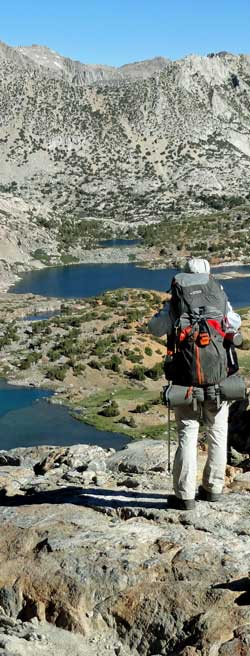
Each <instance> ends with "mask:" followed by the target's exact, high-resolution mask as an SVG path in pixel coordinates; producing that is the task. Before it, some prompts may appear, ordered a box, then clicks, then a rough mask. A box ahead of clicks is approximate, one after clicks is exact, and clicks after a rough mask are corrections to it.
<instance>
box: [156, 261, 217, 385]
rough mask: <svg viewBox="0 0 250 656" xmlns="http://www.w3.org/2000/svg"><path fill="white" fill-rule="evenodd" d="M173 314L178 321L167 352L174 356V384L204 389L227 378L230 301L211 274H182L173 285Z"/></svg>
mask: <svg viewBox="0 0 250 656" xmlns="http://www.w3.org/2000/svg"><path fill="white" fill-rule="evenodd" d="M171 294H172V299H171V302H170V307H171V314H172V316H174V317H175V318H176V321H175V328H174V331H173V334H172V335H171V336H170V337H169V338H168V350H170V351H171V350H172V351H173V352H174V356H173V363H172V365H173V366H172V377H171V378H172V380H173V382H174V383H175V384H178V385H188V386H196V387H204V386H206V385H214V384H217V383H219V382H221V381H222V380H224V379H225V378H226V377H227V375H228V366H227V353H226V350H225V348H224V345H223V344H224V336H225V333H224V331H223V327H224V326H223V319H224V317H225V315H226V309H227V298H226V295H225V293H224V291H223V289H221V287H220V285H219V284H218V283H217V282H216V280H214V278H213V277H212V276H209V275H208V274H193V273H191V274H190V273H180V274H177V275H176V276H175V278H174V279H173V281H172V285H171Z"/></svg>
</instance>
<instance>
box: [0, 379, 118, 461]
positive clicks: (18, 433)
mask: <svg viewBox="0 0 250 656" xmlns="http://www.w3.org/2000/svg"><path fill="white" fill-rule="evenodd" d="M50 396H52V392H51V391H49V390H41V389H37V388H32V387H19V386H14V385H8V384H7V383H5V382H3V381H1V380H0V449H13V448H16V447H20V446H33V445H39V444H50V445H58V446H59V445H70V444H98V445H99V446H102V447H105V448H110V447H112V448H115V449H121V448H122V447H123V446H125V444H127V443H128V442H129V441H130V440H129V438H127V437H126V436H125V435H121V434H119V433H110V432H108V431H99V430H97V429H96V428H94V427H93V426H87V425H86V424H84V423H82V422H81V421H77V420H76V419H74V418H73V417H71V416H70V414H69V412H68V410H67V408H65V407H64V406H61V405H52V404H51V403H48V402H47V401H45V400H44V397H50Z"/></svg>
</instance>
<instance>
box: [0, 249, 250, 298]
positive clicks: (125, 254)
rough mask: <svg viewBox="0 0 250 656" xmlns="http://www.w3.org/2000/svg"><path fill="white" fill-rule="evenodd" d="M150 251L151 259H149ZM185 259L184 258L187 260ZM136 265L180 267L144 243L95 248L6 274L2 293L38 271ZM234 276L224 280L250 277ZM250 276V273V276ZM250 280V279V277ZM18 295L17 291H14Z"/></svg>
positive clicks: (234, 263) (232, 264) (239, 264)
mask: <svg viewBox="0 0 250 656" xmlns="http://www.w3.org/2000/svg"><path fill="white" fill-rule="evenodd" d="M149 251H150V258H148V255H149ZM183 259H184V258H183ZM132 263H133V264H134V265H135V266H136V267H138V268H143V269H148V270H163V269H171V268H176V261H175V260H173V259H171V258H166V259H164V261H162V258H160V259H159V249H157V248H156V247H147V246H144V245H143V244H140V245H138V246H137V245H134V246H122V247H107V248H104V247H100V248H99V247H98V248H92V249H89V250H86V251H84V257H80V258H79V261H78V262H68V263H66V264H65V263H64V264H63V263H59V262H58V263H54V264H52V265H47V264H45V263H42V262H39V267H37V266H35V265H34V266H32V267H27V269H26V270H25V271H22V272H18V273H17V272H16V271H13V270H12V269H11V270H9V271H8V272H6V273H7V278H6V279H5V280H4V273H3V272H2V275H1V277H0V294H5V293H8V292H9V293H12V292H11V290H12V289H13V288H14V287H15V286H16V284H18V282H20V281H21V280H22V279H23V277H24V276H25V274H27V273H32V272H34V273H35V272H36V271H37V270H44V269H47V270H53V269H62V268H68V267H71V266H76V267H78V266H81V265H85V264H86V265H88V264H90V265H91V264H96V265H98V264H124V265H126V264H132ZM243 266H250V262H242V261H241V260H232V261H230V260H229V261H228V260H227V261H226V262H219V263H216V264H211V270H213V269H219V268H224V267H230V268H232V267H243ZM232 274H233V275H230V273H229V272H228V273H227V274H223V277H224V276H225V277H226V278H234V277H246V276H247V274H245V275H244V274H241V273H238V272H232ZM249 276H250V274H249ZM247 277H248V276H247ZM14 293H15V292H14Z"/></svg>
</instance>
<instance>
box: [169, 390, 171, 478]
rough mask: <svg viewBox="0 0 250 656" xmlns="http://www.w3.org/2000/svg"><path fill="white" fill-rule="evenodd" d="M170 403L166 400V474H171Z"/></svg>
mask: <svg viewBox="0 0 250 656" xmlns="http://www.w3.org/2000/svg"><path fill="white" fill-rule="evenodd" d="M170 441H171V435H170V403H169V401H168V474H171V452H170Z"/></svg>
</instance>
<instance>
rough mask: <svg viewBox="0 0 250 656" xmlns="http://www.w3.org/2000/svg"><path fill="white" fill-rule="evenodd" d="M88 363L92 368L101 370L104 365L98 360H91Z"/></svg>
mask: <svg viewBox="0 0 250 656" xmlns="http://www.w3.org/2000/svg"><path fill="white" fill-rule="evenodd" d="M88 365H89V367H91V369H98V370H99V371H100V369H101V368H102V365H101V363H100V362H99V361H98V360H90V361H89V362H88Z"/></svg>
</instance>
